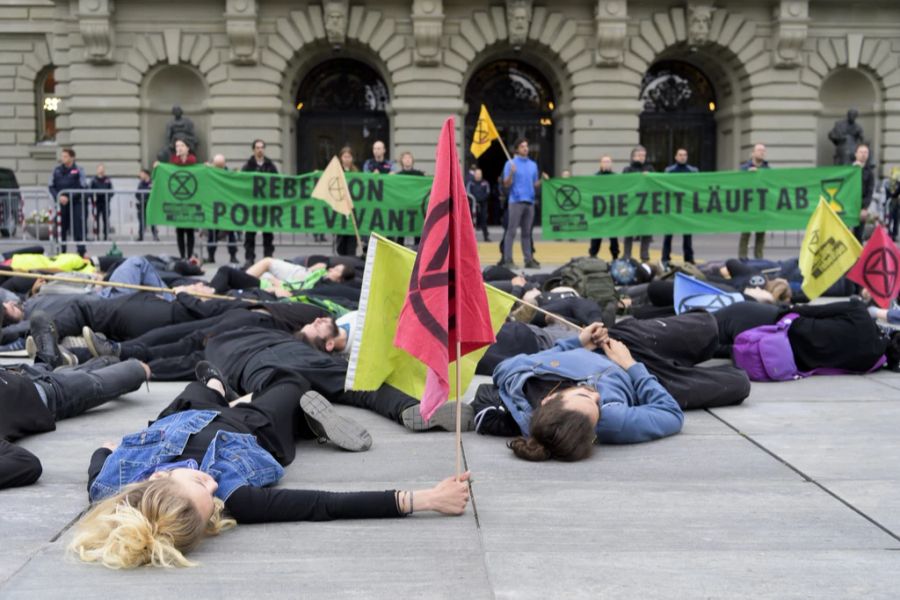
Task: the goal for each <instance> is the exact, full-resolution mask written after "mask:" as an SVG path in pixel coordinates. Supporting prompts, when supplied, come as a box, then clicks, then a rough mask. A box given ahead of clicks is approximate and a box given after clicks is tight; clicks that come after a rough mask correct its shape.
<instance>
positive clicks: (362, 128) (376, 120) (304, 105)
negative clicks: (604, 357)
mask: <svg viewBox="0 0 900 600" xmlns="http://www.w3.org/2000/svg"><path fill="white" fill-rule="evenodd" d="M389 105H390V97H389V95H388V88H387V86H386V85H385V83H384V80H383V79H382V78H381V77H380V76H379V75H378V73H377V72H376V71H375V69H373V68H372V67H370V66H368V65H367V64H365V63H363V62H360V61H358V60H353V59H350V58H338V59H333V60H327V61H325V62H323V63H321V64H319V65H317V66H316V67H314V68H313V69H312V70H311V71H310V72H309V73H308V74H307V75H306V77H304V79H303V81H302V82H301V83H300V88H299V90H298V92H297V104H296V107H297V111H298V118H297V172H298V173H305V172H307V171H312V170H315V169H321V168H324V167H325V165H327V164H328V161H329V160H331V157H332V156H334V155H336V154H337V153H338V151H339V150H340V149H341V148H342V147H343V146H350V147H351V148H352V149H353V157H354V160H355V161H356V166H357V167H359V168H361V167H362V163H363V162H364V161H365V159H366V158H368V157H370V156H371V154H372V144H373V143H374V142H375V141H376V140H381V141H383V142H384V144H385V146H386V147H387V149H388V156H391V154H390V152H391V145H390V142H391V140H390V123H389V121H388V116H387V110H388V107H389ZM392 158H395V157H392Z"/></svg>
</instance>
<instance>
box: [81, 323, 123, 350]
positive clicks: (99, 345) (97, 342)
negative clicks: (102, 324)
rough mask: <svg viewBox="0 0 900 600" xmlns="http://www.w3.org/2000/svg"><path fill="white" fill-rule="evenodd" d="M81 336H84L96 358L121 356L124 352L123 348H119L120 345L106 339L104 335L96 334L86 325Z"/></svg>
mask: <svg viewBox="0 0 900 600" xmlns="http://www.w3.org/2000/svg"><path fill="white" fill-rule="evenodd" d="M81 335H83V336H84V341H85V343H86V344H87V349H88V350H89V351H90V353H91V354H92V355H93V356H95V357H97V356H119V353H120V352H121V351H122V348H121V346H119V344H117V343H116V342H112V341H110V340H108V339H106V336H105V335H103V334H102V333H96V332H94V330H93V329H91V328H90V327H88V326H87V325H85V326H84V327H83V328H82V329H81Z"/></svg>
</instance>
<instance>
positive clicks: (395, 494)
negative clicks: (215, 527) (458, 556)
mask: <svg viewBox="0 0 900 600" xmlns="http://www.w3.org/2000/svg"><path fill="white" fill-rule="evenodd" d="M468 480H469V473H468V472H466V473H464V474H463V476H462V477H461V479H460V481H456V479H455V478H453V477H450V478H447V479H445V480H443V481H442V482H440V483H439V484H437V485H436V486H434V487H432V488H428V489H423V490H415V491H405V490H386V491H383V492H323V491H317V490H289V489H278V488H256V487H251V486H241V487H239V488H238V489H236V490H235V491H234V492H233V493H232V494H231V496H229V498H228V500H226V501H225V508H226V509H227V510H228V512H229V514H230V515H231V516H232V517H234V518H235V520H236V521H237V522H238V523H272V522H280V521H331V520H335V519H385V518H398V517H405V516H406V515H408V514H412V513H418V512H437V513H440V514H445V515H460V514H462V513H463V512H464V511H465V509H466V504H468V502H469V484H468Z"/></svg>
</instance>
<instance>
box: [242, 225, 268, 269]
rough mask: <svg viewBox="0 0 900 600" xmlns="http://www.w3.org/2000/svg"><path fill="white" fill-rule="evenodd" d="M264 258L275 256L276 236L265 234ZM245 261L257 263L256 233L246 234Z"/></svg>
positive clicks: (247, 232) (263, 237) (248, 232)
mask: <svg viewBox="0 0 900 600" xmlns="http://www.w3.org/2000/svg"><path fill="white" fill-rule="evenodd" d="M262 239H263V256H273V255H274V254H275V234H273V233H269V232H263V234H262ZM244 259H245V260H246V261H247V262H250V263H252V262H256V232H255V231H246V232H244Z"/></svg>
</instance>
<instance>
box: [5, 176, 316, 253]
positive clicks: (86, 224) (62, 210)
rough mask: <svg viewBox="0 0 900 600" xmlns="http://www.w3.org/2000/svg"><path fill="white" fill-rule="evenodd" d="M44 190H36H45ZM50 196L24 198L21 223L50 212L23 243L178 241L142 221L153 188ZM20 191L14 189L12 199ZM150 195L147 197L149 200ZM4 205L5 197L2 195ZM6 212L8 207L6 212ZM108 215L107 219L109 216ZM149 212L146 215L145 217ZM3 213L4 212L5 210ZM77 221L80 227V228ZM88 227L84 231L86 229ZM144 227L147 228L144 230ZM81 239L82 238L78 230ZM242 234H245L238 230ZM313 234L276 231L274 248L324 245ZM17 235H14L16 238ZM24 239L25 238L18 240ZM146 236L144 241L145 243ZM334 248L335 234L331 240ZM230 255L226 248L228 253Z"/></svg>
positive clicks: (25, 233) (200, 242)
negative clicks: (333, 239)
mask: <svg viewBox="0 0 900 600" xmlns="http://www.w3.org/2000/svg"><path fill="white" fill-rule="evenodd" d="M40 189H41V188H35V190H40ZM43 191H44V193H43V194H40V193H32V194H31V195H30V197H26V198H24V199H23V200H22V202H21V205H22V206H23V207H24V208H23V209H22V210H23V211H24V216H23V217H20V220H19V222H20V223H22V221H25V220H28V217H30V216H34V215H36V214H37V215H41V214H45V213H46V214H48V215H49V223H48V224H47V225H46V226H43V227H40V226H39V227H34V226H26V227H22V228H20V231H21V238H20V239H21V240H22V241H34V240H35V239H37V240H40V241H45V242H47V244H48V245H49V246H50V248H49V251H50V252H53V253H56V252H59V251H60V249H61V247H62V245H63V244H65V245H66V246H67V250H69V251H73V250H74V246H76V245H78V244H88V243H89V244H92V245H96V244H101V245H103V246H106V247H111V246H112V244H113V243H115V244H116V245H117V246H123V247H128V246H130V245H142V246H151V247H152V246H166V247H167V248H171V246H172V245H173V244H174V243H175V228H174V227H166V226H152V227H151V226H150V225H147V224H146V219H141V218H140V212H139V203H143V208H144V210H146V202H147V200H148V199H149V195H150V194H149V191H148V190H139V189H137V188H129V189H114V190H92V189H67V190H60V192H59V193H58V194H57V198H56V199H55V200H54V199H53V198H52V196H50V193H49V192H48V191H47V190H46V188H43ZM16 192H17V190H9V193H10V194H11V195H13V194H15V193H16ZM144 195H146V198H144ZM60 197H67V198H69V199H70V200H69V202H67V203H66V204H61V202H60V200H59V199H60ZM0 201H2V196H0ZM0 210H2V209H0ZM103 213H105V219H104V214H103ZM144 214H146V213H144ZM0 215H2V212H0ZM64 217H65V218H67V219H68V228H67V231H66V234H67V235H66V239H65V240H63V239H62V234H63V225H64ZM76 223H77V225H76ZM82 225H83V227H82ZM142 225H143V226H142ZM78 229H80V231H78V235H76V230H78ZM238 233H239V234H240V233H242V232H238ZM313 235H314V234H313V233H299V232H298V233H276V234H275V238H274V244H275V246H276V248H277V247H279V246H310V245H324V243H323V242H316V241H314V238H313ZM10 237H13V236H10ZM15 237H16V238H19V236H15ZM207 237H208V232H206V236H198V237H196V238H195V246H194V251H195V253H196V254H197V255H198V256H200V257H201V258H205V257H206V248H207V242H208V239H207ZM141 238H143V239H141ZM327 243H328V244H329V245H330V244H331V236H329V237H328V242H327ZM237 245H238V253H239V255H241V256H243V248H242V246H243V239H242V238H241V239H239V241H238V242H237ZM256 245H257V252H256V254H257V256H262V252H263V251H262V235H261V234H259V235H257V240H256ZM216 246H217V249H225V248H226V247H227V246H228V242H227V241H226V240H218V241H217V243H216ZM223 251H224V250H223Z"/></svg>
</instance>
